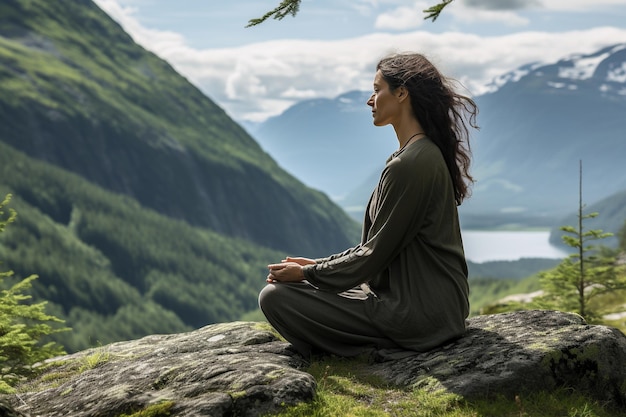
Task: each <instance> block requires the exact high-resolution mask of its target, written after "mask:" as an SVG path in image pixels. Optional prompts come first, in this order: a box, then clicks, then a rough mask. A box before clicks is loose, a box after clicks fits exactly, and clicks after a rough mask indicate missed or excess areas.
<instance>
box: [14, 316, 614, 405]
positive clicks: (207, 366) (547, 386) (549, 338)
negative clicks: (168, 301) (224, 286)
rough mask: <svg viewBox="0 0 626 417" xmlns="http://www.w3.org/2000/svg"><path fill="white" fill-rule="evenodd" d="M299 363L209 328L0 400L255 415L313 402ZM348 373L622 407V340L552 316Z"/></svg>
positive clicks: (474, 321)
mask: <svg viewBox="0 0 626 417" xmlns="http://www.w3.org/2000/svg"><path fill="white" fill-rule="evenodd" d="M379 359H381V360H382V357H379ZM305 365H306V363H305V361H304V360H303V359H302V358H301V357H300V356H299V355H297V354H295V353H294V351H293V350H291V347H290V345H289V344H288V343H285V342H281V341H280V340H279V339H278V338H277V337H276V335H275V334H274V333H273V332H272V331H271V329H270V328H269V327H268V326H267V325H264V324H260V323H248V322H236V323H224V324H215V325H210V326H207V327H204V328H202V329H199V330H196V331H193V332H189V333H184V334H175V335H155V336H148V337H145V338H142V339H139V340H135V341H129V342H119V343H114V344H111V345H107V346H104V347H102V348H98V349H90V350H86V351H83V352H78V353H75V354H72V355H67V356H63V357H59V358H55V359H53V360H51V361H49V362H48V363H47V364H46V366H47V369H46V370H45V372H44V373H43V374H42V375H40V376H39V377H38V378H37V379H36V380H33V381H29V382H28V383H26V384H24V385H23V386H22V387H20V394H19V396H18V395H15V396H5V398H3V400H5V401H8V404H9V405H11V406H12V407H13V409H14V411H15V412H16V414H15V415H19V414H18V413H22V414H23V415H26V416H31V417H35V416H47V417H55V416H72V417H81V416H85V417H86V416H96V415H97V416H103V417H104V416H118V415H120V414H131V413H133V412H137V411H139V410H145V409H148V408H150V407H152V409H153V410H155V409H156V408H157V407H162V408H163V409H167V410H168V411H169V412H170V415H171V416H230V415H237V416H258V415H261V414H264V413H268V412H272V411H278V410H280V409H281V408H282V407H283V406H285V405H292V404H296V403H298V402H302V401H310V400H311V399H312V398H313V397H314V395H315V389H316V383H315V381H314V379H313V377H312V376H311V375H309V374H307V373H306V372H304V371H303V367H304V366H305ZM355 372H358V373H363V372H364V373H370V374H373V375H378V376H379V377H381V378H383V379H384V380H386V381H388V382H390V383H393V384H395V385H398V386H401V387H409V388H426V389H433V390H435V389H446V390H448V391H450V392H453V393H457V394H459V395H462V396H464V397H466V398H472V397H488V396H490V395H498V394H501V395H505V396H511V398H512V397H513V396H514V395H518V394H520V395H523V394H526V393H531V392H537V391H544V390H548V391H549V390H553V389H555V388H557V387H563V386H565V387H571V388H574V389H576V390H579V391H581V392H584V393H586V394H588V395H590V396H592V397H593V398H597V399H600V400H603V401H606V402H608V403H610V404H611V405H613V406H615V407H618V408H624V409H626V336H624V334H622V333H621V332H620V331H618V330H616V329H612V328H609V327H606V326H591V325H588V324H586V323H585V322H584V320H583V319H582V318H581V317H580V316H578V315H575V314H568V313H560V312H554V311H521V312H515V313H505V314H495V315H488V316H478V317H473V318H471V319H470V320H468V332H467V334H466V335H465V336H464V337H462V338H461V339H459V340H457V341H455V342H453V343H450V344H447V345H445V346H442V347H440V348H437V349H434V350H432V351H429V352H426V353H420V354H411V355H408V356H406V357H404V358H401V359H394V360H386V361H383V362H380V361H378V362H372V363H365V362H364V361H357V360H355Z"/></svg>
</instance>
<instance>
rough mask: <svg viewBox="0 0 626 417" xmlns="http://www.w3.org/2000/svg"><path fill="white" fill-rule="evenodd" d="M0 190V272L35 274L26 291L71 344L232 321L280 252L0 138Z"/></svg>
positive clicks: (252, 304)
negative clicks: (5, 198)
mask: <svg viewBox="0 0 626 417" xmlns="http://www.w3.org/2000/svg"><path fill="white" fill-rule="evenodd" d="M0 178H1V179H2V184H3V185H2V186H0V193H1V194H3V195H5V194H7V193H9V192H10V193H12V194H13V195H14V199H13V201H12V202H11V204H10V206H11V207H13V208H15V209H16V210H17V211H18V220H17V221H16V223H14V224H12V225H11V226H10V227H8V228H7V229H6V232H5V233H4V234H3V236H2V240H1V241H0V260H2V262H3V264H2V269H3V270H13V271H15V273H16V276H17V278H20V277H25V276H28V275H30V274H33V273H35V274H37V275H39V279H38V280H36V281H35V285H34V289H33V295H34V298H35V299H36V300H42V299H45V300H49V301H50V305H51V311H53V312H55V313H57V315H59V316H60V317H62V318H65V319H66V320H67V323H66V324H67V325H68V326H70V327H72V328H73V331H72V332H71V333H62V334H60V335H59V340H60V341H61V343H63V344H64V345H65V346H66V347H67V348H68V349H70V350H76V349H82V348H85V347H88V346H93V345H97V344H101V343H102V344H104V343H108V342H112V341H116V340H126V339H132V338H136V337H138V336H142V335H146V334H152V333H164V332H179V331H184V330H187V329H190V328H195V327H199V326H202V325H205V324H209V323H214V322H220V321H232V320H236V319H238V318H239V317H240V316H241V315H242V314H244V313H245V312H248V311H251V310H255V309H256V308H257V304H256V299H257V294H258V291H259V290H260V288H261V287H262V286H263V285H264V277H265V274H266V265H267V263H268V262H269V261H272V260H276V259H279V258H280V257H281V256H284V253H280V252H277V251H274V250H271V249H267V248H263V247H260V246H258V245H255V244H253V243H250V242H248V241H245V240H242V239H236V238H231V237H227V236H224V235H220V234H218V233H215V232H213V231H210V230H208V229H201V228H198V227H192V226H190V225H188V224H187V223H185V222H183V221H179V220H174V219H171V218H168V217H166V216H163V215H161V214H159V213H157V212H155V211H153V210H150V209H145V208H142V207H141V206H140V205H139V204H138V203H137V202H136V201H134V200H132V199H130V198H128V197H126V196H123V195H119V194H114V193H111V192H108V191H104V190H102V189H101V188H100V187H97V186H95V185H93V184H91V183H89V182H88V181H86V180H84V179H82V178H80V177H79V176H77V175H75V174H70V173H67V172H64V171H63V170H61V169H59V168H57V167H54V166H52V165H50V164H47V163H43V162H40V161H36V160H34V159H32V158H29V157H27V156H26V155H24V154H23V153H21V152H18V151H15V150H13V149H11V148H10V147H8V146H7V145H5V144H2V143H0Z"/></svg>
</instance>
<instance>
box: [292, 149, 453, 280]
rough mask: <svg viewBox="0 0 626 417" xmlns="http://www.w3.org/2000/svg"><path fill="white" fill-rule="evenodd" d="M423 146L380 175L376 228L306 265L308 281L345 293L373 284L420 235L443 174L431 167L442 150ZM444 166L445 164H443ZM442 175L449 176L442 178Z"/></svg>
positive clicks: (396, 160)
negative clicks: (339, 250) (335, 252)
mask: <svg viewBox="0 0 626 417" xmlns="http://www.w3.org/2000/svg"><path fill="white" fill-rule="evenodd" d="M431 149H432V148H429V147H426V148H424V147H421V148H420V152H419V153H418V154H417V155H415V154H413V153H410V154H409V155H405V153H407V152H405V153H403V154H401V155H400V156H398V157H396V158H393V159H392V160H391V161H390V162H389V163H388V164H387V166H386V167H385V169H384V170H383V172H382V174H381V179H380V182H379V184H378V188H377V190H376V192H377V194H378V196H377V198H376V199H375V201H374V204H375V207H374V213H375V215H374V216H373V218H372V219H371V220H372V224H371V227H370V228H369V230H368V231H367V234H366V239H364V242H363V243H361V244H359V245H357V246H355V247H354V248H351V249H348V250H347V251H344V252H343V253H342V254H339V255H338V256H332V257H329V258H325V259H321V260H320V262H318V263H317V264H315V265H307V266H305V267H304V269H303V272H304V275H305V277H306V279H307V280H309V282H311V283H312V284H313V285H315V286H317V287H318V288H320V289H322V290H327V291H335V290H336V291H345V290H347V289H350V288H353V287H354V286H356V285H359V284H361V283H363V282H368V281H370V280H372V279H374V278H375V277H376V276H377V275H378V274H379V273H380V272H382V271H383V270H384V269H386V268H387V267H388V266H389V264H390V263H391V262H392V261H393V259H394V258H395V257H396V256H398V254H399V253H400V251H401V250H402V249H403V248H404V247H405V246H407V245H408V244H409V242H410V241H411V240H412V239H414V238H415V237H416V235H417V234H418V233H419V231H420V229H421V227H422V225H423V222H424V221H425V218H426V214H427V212H428V205H429V201H430V199H431V195H432V193H433V192H434V191H435V189H436V188H437V181H440V180H441V178H440V177H441V170H439V169H433V168H435V167H436V166H437V164H435V165H434V166H433V164H432V163H431V161H432V160H433V157H434V159H435V160H437V157H439V158H441V156H440V154H439V150H438V149H437V148H436V147H434V150H435V151H436V152H437V154H433V151H432V150H431ZM444 167H445V164H444ZM444 174H447V172H446V173H444Z"/></svg>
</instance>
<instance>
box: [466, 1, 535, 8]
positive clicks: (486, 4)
mask: <svg viewBox="0 0 626 417" xmlns="http://www.w3.org/2000/svg"><path fill="white" fill-rule="evenodd" d="M457 1H459V0H457ZM464 3H465V5H467V7H468V8H476V9H482V10H520V9H527V8H529V7H532V6H540V5H541V1H539V0H464Z"/></svg>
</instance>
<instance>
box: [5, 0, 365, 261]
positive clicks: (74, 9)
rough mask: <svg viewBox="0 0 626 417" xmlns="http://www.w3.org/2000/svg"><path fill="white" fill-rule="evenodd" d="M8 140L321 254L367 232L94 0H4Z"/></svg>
mask: <svg viewBox="0 0 626 417" xmlns="http://www.w3.org/2000/svg"><path fill="white" fill-rule="evenodd" d="M0 81H1V82H0V140H2V141H3V142H5V143H7V144H9V145H11V146H12V147H14V148H16V149H19V150H22V151H23V152H25V153H26V154H27V155H29V156H30V157H32V158H37V159H40V160H44V161H47V162H50V163H52V164H54V165H57V166H59V167H61V168H63V169H65V170H67V171H71V172H74V173H77V174H79V175H81V176H82V177H84V178H86V179H88V180H89V181H91V182H93V183H95V184H97V185H99V186H101V187H104V188H106V189H108V190H111V191H114V192H118V193H122V194H125V195H128V196H130V197H133V198H134V199H136V200H137V201H138V202H139V203H140V204H142V205H143V206H146V207H150V208H152V209H154V210H156V211H158V212H160V213H163V214H165V215H167V216H170V217H173V218H178V219H182V220H185V221H186V222H188V223H190V224H192V225H197V226H201V227H207V228H210V229H212V230H215V231H218V232H222V233H224V234H227V235H230V236H237V237H242V238H245V239H249V240H251V241H254V242H257V243H259V244H261V245H264V246H268V247H273V248H276V249H281V250H286V251H291V252H297V253H308V254H312V255H323V254H326V253H327V252H329V251H338V250H343V249H344V248H345V247H346V246H347V245H351V244H353V243H354V241H355V239H357V238H358V227H357V225H356V224H355V222H353V221H350V219H349V218H348V217H347V216H346V215H345V214H344V212H343V211H342V210H340V209H339V208H338V207H337V206H336V205H335V204H333V203H332V202H331V201H330V200H329V199H328V198H327V197H326V196H325V195H323V194H321V193H317V192H313V191H312V190H310V189H308V188H307V187H305V186H303V185H302V184H301V183H300V182H299V181H297V180H296V179H294V178H293V177H291V176H290V175H288V174H287V173H286V172H285V171H284V170H282V169H281V168H280V167H279V166H278V165H277V164H276V163H275V162H274V161H273V160H272V159H271V158H270V157H269V156H268V155H267V154H266V153H265V152H263V150H262V149H261V148H260V146H259V145H258V144H257V143H256V142H255V141H254V140H253V139H252V138H251V137H250V136H249V135H248V134H247V133H246V132H245V131H244V130H243V129H242V128H241V127H240V126H239V125H238V124H236V123H235V122H234V121H232V120H231V119H230V118H229V117H228V115H226V113H225V112H224V111H223V110H222V109H221V108H219V107H218V106H217V105H216V104H215V103H213V102H212V101H211V100H210V99H209V98H208V97H206V96H204V95H203V94H202V93H201V92H200V91H199V90H198V89H197V88H196V87H194V86H193V85H192V84H190V83H189V82H188V81H187V80H186V79H184V78H183V77H182V76H180V75H179V74H177V73H176V72H175V71H174V70H173V69H172V67H171V66H170V65H169V64H168V63H167V62H165V61H163V60H161V59H160V58H158V57H157V56H155V55H154V54H152V53H150V52H147V51H146V50H144V49H143V48H141V47H140V46H138V45H137V44H135V43H134V42H133V40H132V39H131V38H130V37H129V36H128V35H127V34H126V33H125V32H124V31H123V30H122V29H121V28H120V27H119V25H117V24H116V23H115V22H114V21H113V20H111V19H110V18H109V17H108V16H107V15H106V14H105V13H104V12H102V11H101V10H100V9H99V8H98V7H97V6H96V5H95V4H94V3H92V2H91V0H81V1H62V2H57V1H54V2H50V1H44V0H35V1H26V0H7V1H3V2H2V3H1V4H0Z"/></svg>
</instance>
